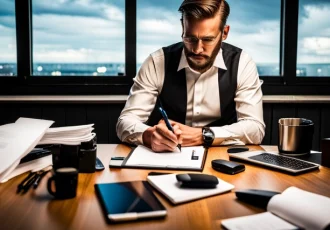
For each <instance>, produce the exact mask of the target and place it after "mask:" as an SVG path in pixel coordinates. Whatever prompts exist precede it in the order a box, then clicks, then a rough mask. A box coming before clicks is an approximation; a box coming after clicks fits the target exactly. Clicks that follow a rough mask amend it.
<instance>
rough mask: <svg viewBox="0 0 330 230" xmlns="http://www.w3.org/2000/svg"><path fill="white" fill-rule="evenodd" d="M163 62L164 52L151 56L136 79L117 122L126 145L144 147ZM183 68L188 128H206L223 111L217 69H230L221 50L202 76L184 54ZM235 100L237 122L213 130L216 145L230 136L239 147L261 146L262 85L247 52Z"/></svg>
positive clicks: (163, 73)
mask: <svg viewBox="0 0 330 230" xmlns="http://www.w3.org/2000/svg"><path fill="white" fill-rule="evenodd" d="M164 59H165V56H164V52H163V49H159V50H157V51H156V52H154V53H152V54H151V55H150V56H149V57H148V58H147V59H146V61H145V62H144V63H143V64H142V66H141V68H140V70H139V72H138V74H137V76H136V77H135V78H134V79H133V80H134V84H133V86H132V88H131V90H130V95H129V96H128V99H127V102H126V105H125V108H124V109H123V111H122V112H121V114H120V116H119V119H118V122H117V135H118V137H119V138H120V139H121V140H122V141H124V142H128V143H132V144H136V145H138V144H143V143H142V134H143V132H144V131H145V130H146V129H148V128H149V127H150V126H148V125H146V124H145V122H146V121H147V120H148V117H149V115H150V114H151V112H152V110H153V109H154V106H155V103H156V100H157V96H158V95H159V94H160V93H161V91H162V87H163V83H164V77H165V70H164V67H165V66H164ZM183 68H184V69H185V73H186V82H187V114H186V125H189V126H192V127H203V126H205V125H207V124H209V123H211V122H213V121H215V120H217V119H219V118H220V117H221V114H220V111H221V110H220V96H219V82H218V68H221V69H224V70H226V69H227V68H226V66H225V63H224V60H223V56H222V49H220V52H219V53H218V55H217V57H216V59H215V60H214V63H213V66H212V67H211V68H210V69H209V70H207V71H206V72H204V73H202V74H201V73H199V72H196V71H194V70H193V69H191V68H190V67H189V65H188V62H187V59H186V56H185V54H184V51H182V55H181V59H180V63H179V66H178V71H179V70H181V69H183ZM234 100H235V102H236V113H237V119H238V122H236V123H234V124H231V125H226V126H222V127H211V128H212V130H213V131H214V133H215V136H216V140H218V141H215V142H214V144H221V142H222V141H223V138H220V137H229V136H234V137H235V138H234V139H235V140H240V142H238V143H241V142H243V143H248V144H260V143H261V141H262V139H263V137H264V135H265V124H264V121H263V109H262V91H261V82H260V80H259V75H258V72H257V67H256V64H255V63H254V61H253V60H252V59H251V57H250V56H249V55H248V54H247V53H245V52H244V51H242V53H241V56H240V60H239V65H238V72H237V90H236V95H235V99H234ZM173 103H175V101H173ZM169 119H171V118H169ZM217 137H218V139H217ZM228 139H230V138H227V142H226V143H227V144H228V143H231V142H230V141H229V142H228ZM223 143H225V142H222V144H223ZM233 143H235V142H233Z"/></svg>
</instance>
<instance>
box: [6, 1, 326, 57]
mask: <svg viewBox="0 0 330 230" xmlns="http://www.w3.org/2000/svg"><path fill="white" fill-rule="evenodd" d="M228 2H229V4H230V6H231V14H230V16H229V19H228V21H227V23H228V24H229V25H230V26H231V30H230V33H229V37H228V39H227V42H228V43H231V44H234V45H236V46H239V47H241V48H243V49H245V50H246V51H247V52H248V53H249V54H250V55H251V56H252V58H253V59H254V60H255V61H256V62H257V63H278V62H279V28H280V0H269V1H264V0H250V1H245V0H228ZM32 3H33V48H34V54H33V58H34V60H35V61H36V62H59V63H61V62H79V63H81V62H83V63H94V62H124V60H125V45H124V44H125V42H124V38H125V28H124V27H125V15H124V7H125V5H124V4H125V3H124V1H123V0H33V1H32ZM180 3H181V0H166V1H165V0H164V1H160V0H137V4H138V9H137V10H138V12H137V16H138V21H137V60H138V62H140V63H141V62H142V61H143V60H144V59H145V58H146V57H147V56H148V54H150V53H151V52H154V51H155V50H157V49H159V48H160V47H162V46H167V45H169V44H171V43H174V42H178V41H180V36H181V25H180V21H179V20H180V14H179V12H178V11H177V9H178V7H179V5H180ZM301 3H302V4H301V8H300V18H299V41H298V62H300V63H330V16H329V15H330V2H329V0H313V1H312V0H310V1H307V0H301ZM0 6H1V7H0V62H15V60H16V53H15V52H16V40H15V39H16V38H15V17H14V14H15V7H14V0H0Z"/></svg>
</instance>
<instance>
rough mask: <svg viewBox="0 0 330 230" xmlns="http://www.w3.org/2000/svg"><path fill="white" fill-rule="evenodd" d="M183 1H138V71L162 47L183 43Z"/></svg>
mask: <svg viewBox="0 0 330 230" xmlns="http://www.w3.org/2000/svg"><path fill="white" fill-rule="evenodd" d="M181 2H182V1H181V0H166V1H151V0H137V17H136V24H137V26H136V28H137V44H136V49H137V63H136V64H137V69H139V68H140V66H141V64H142V63H143V62H144V60H145V59H146V58H147V57H148V55H149V54H151V53H153V52H155V51H156V50H158V49H160V48H161V47H165V46H169V45H171V44H174V43H176V42H180V41H181V31H182V29H181V22H180V18H181V14H180V12H179V11H178V9H179V7H180V4H181Z"/></svg>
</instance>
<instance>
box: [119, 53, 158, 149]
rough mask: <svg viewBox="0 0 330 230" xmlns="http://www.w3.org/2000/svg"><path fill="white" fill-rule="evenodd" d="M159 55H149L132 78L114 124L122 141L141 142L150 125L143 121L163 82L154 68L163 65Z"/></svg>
mask: <svg viewBox="0 0 330 230" xmlns="http://www.w3.org/2000/svg"><path fill="white" fill-rule="evenodd" d="M161 57H162V53H161V51H158V52H155V53H154V54H152V55H150V56H149V57H148V58H147V59H146V61H145V62H144V63H143V64H142V66H141V68H140V70H139V72H138V74H137V75H136V77H135V78H134V79H133V81H134V83H133V86H132V88H131V90H130V94H129V96H128V98H127V101H126V105H125V107H124V109H123V110H122V112H121V114H120V116H119V118H118V121H117V126H116V130H117V136H118V137H119V139H120V140H121V141H123V142H128V143H131V144H135V145H139V144H143V142H142V134H143V132H144V131H145V130H146V129H148V128H149V127H150V126H148V125H146V124H145V122H147V120H148V118H149V115H150V113H151V112H152V110H153V109H154V106H155V103H156V100H157V96H158V94H159V92H160V90H161V86H162V84H163V78H162V77H161V74H160V73H159V71H158V70H157V68H156V66H159V65H164V64H163V60H160V59H161Z"/></svg>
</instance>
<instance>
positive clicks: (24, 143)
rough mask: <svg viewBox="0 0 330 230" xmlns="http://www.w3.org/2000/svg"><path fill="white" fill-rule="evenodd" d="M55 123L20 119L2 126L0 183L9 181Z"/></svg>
mask: <svg viewBox="0 0 330 230" xmlns="http://www.w3.org/2000/svg"><path fill="white" fill-rule="evenodd" d="M53 123H54V121H48V120H39V119H31V118H19V119H18V120H17V121H16V122H15V123H11V124H6V125H2V126H0V181H5V180H8V179H7V178H8V177H10V174H11V172H12V171H13V170H14V169H15V168H16V167H17V165H18V164H19V162H20V160H21V158H23V157H24V156H25V155H27V154H28V153H29V152H31V150H32V149H33V148H34V147H35V146H36V145H37V144H38V142H39V141H40V139H41V138H42V137H43V135H44V134H45V132H46V130H47V129H48V128H49V127H50V126H51V125H52V124H53Z"/></svg>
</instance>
